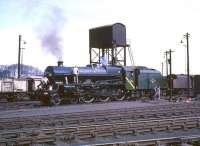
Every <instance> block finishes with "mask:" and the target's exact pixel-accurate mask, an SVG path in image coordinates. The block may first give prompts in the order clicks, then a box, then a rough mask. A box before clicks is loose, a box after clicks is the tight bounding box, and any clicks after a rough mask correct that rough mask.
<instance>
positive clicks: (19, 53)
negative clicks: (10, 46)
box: [17, 35, 22, 79]
mask: <svg viewBox="0 0 200 146" xmlns="http://www.w3.org/2000/svg"><path fill="white" fill-rule="evenodd" d="M21 38H22V36H21V35H19V48H18V49H19V50H18V68H17V71H18V75H17V77H18V79H19V78H20V57H21Z"/></svg>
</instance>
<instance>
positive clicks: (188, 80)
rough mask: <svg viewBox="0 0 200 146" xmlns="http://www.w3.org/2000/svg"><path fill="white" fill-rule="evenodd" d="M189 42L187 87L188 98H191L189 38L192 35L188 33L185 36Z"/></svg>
mask: <svg viewBox="0 0 200 146" xmlns="http://www.w3.org/2000/svg"><path fill="white" fill-rule="evenodd" d="M184 36H185V38H186V41H187V87H188V97H190V62H189V61H190V58H189V57H190V56H189V36H190V34H189V33H188V32H187V33H186V34H185V35H184Z"/></svg>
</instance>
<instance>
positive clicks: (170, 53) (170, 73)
mask: <svg viewBox="0 0 200 146" xmlns="http://www.w3.org/2000/svg"><path fill="white" fill-rule="evenodd" d="M172 52H174V51H172V50H171V49H169V51H166V52H165V54H166V58H167V55H168V54H169V59H168V58H167V60H166V61H167V63H166V65H167V66H168V63H169V88H170V98H169V100H170V101H171V100H172V88H173V87H172V86H173V79H172ZM167 70H168V68H167ZM167 75H168V71H167Z"/></svg>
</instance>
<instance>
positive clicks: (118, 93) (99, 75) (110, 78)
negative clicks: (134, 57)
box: [40, 62, 166, 105]
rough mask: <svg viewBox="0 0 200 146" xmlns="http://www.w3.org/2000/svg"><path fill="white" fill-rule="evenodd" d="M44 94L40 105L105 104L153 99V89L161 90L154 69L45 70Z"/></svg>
mask: <svg viewBox="0 0 200 146" xmlns="http://www.w3.org/2000/svg"><path fill="white" fill-rule="evenodd" d="M44 76H45V77H46V78H47V82H46V85H45V86H46V87H45V89H46V91H45V92H44V95H46V96H41V98H40V100H41V101H42V103H43V104H53V105H59V104H60V103H61V102H62V101H65V102H70V103H73V104H75V103H78V102H83V103H92V102H96V101H99V102H107V101H109V100H116V101H121V100H125V99H135V98H140V97H141V96H148V97H149V96H153V94H154V87H155V86H162V88H165V83H166V82H163V76H162V75H161V73H160V72H159V71H157V70H155V69H149V68H146V67H137V68H133V67H132V66H117V65H115V66H111V65H107V66H101V65H96V64H93V65H88V66H86V67H64V66H63V64H62V62H59V63H58V66H48V67H47V68H46V69H45V72H44Z"/></svg>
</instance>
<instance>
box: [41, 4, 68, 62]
mask: <svg viewBox="0 0 200 146" xmlns="http://www.w3.org/2000/svg"><path fill="white" fill-rule="evenodd" d="M43 19H44V20H43V21H42V23H41V24H40V25H39V27H40V31H39V32H38V34H39V38H40V40H41V46H42V47H43V48H44V49H45V51H47V52H50V53H51V54H52V55H54V56H55V57H56V58H57V59H62V54H63V50H62V49H63V46H62V37H61V30H62V29H63V26H64V24H65V21H66V19H65V17H64V15H63V12H62V10H61V9H60V8H58V7H53V8H51V9H50V11H49V14H48V15H47V16H46V17H45V18H43ZM41 29H42V30H41Z"/></svg>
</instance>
